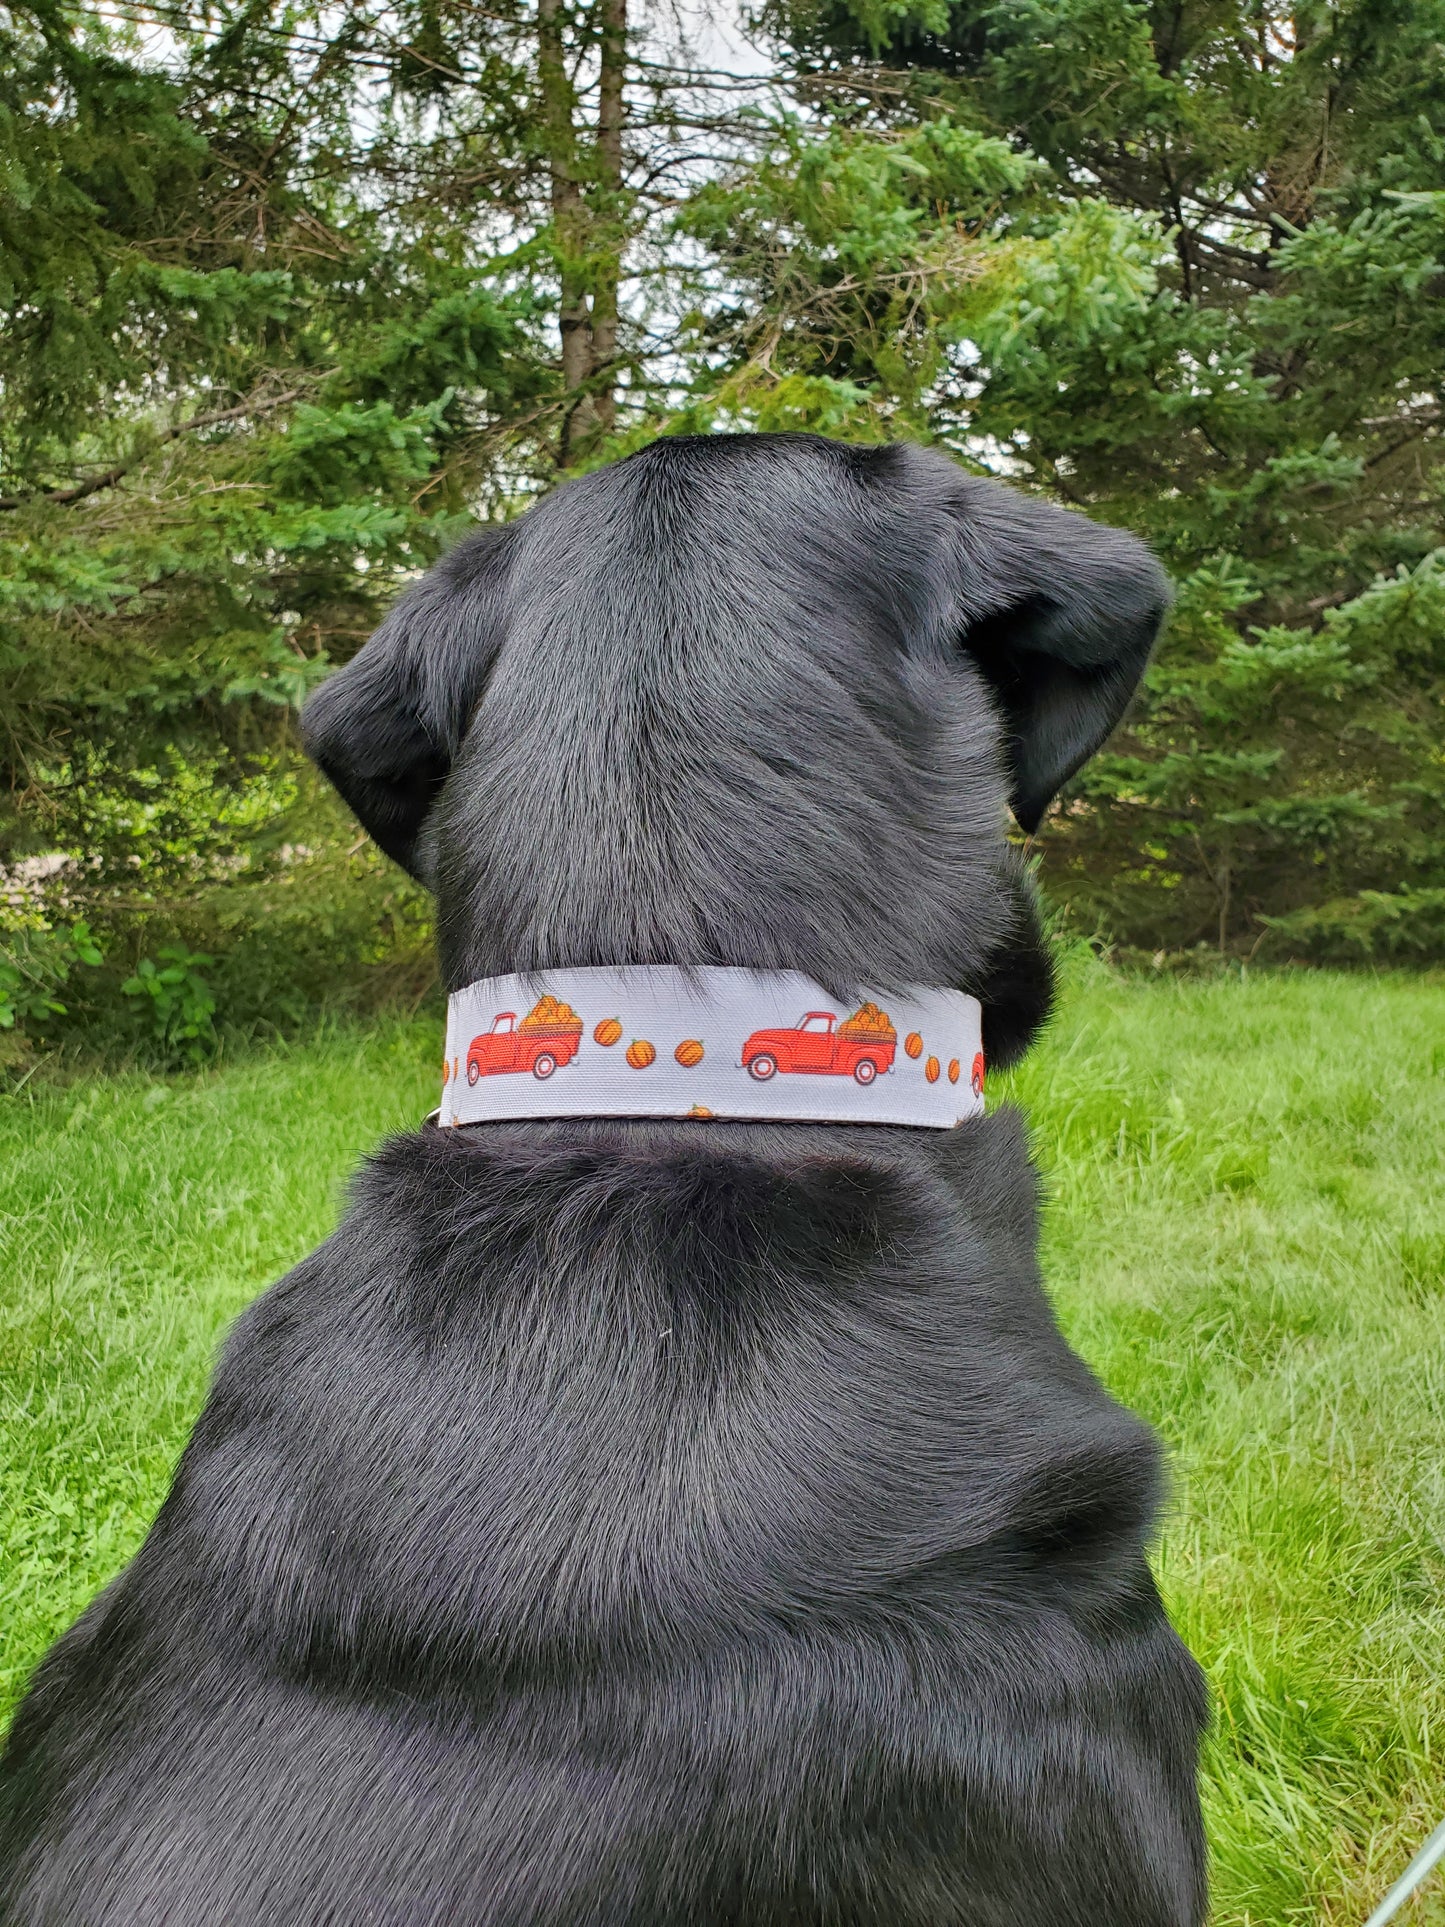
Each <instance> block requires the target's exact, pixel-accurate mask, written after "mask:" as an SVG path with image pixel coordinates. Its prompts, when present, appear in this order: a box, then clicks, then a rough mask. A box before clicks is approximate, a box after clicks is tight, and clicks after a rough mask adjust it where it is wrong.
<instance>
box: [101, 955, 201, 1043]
mask: <svg viewBox="0 0 1445 1927" xmlns="http://www.w3.org/2000/svg"><path fill="white" fill-rule="evenodd" d="M213 961H214V960H213V959H212V958H211V957H209V956H207V954H206V952H205V951H204V950H187V948H186V947H185V945H184V944H179V943H167V944H162V945H161V948H160V951H159V953H158V955H157V956H156V957H155V958H154V959H152V958H150V957H142V958H141V960H140V962H139V963H138V964H137V965H136V971H135V975H134V976H133V977H127V978H126V980H125V982H124V983H123V984H122V985H121V990H122V992H123V994H124V995H125V996H127V997H132V998H134V999H135V1001H136V1004H137V1007H138V1008H139V1009H140V1010H141V1012H142V1013H143V1016H144V1019H145V1022H146V1028H147V1029H148V1030H149V1032H150V1035H151V1037H152V1038H153V1039H154V1041H155V1042H156V1043H157V1044H158V1045H159V1046H160V1048H161V1051H162V1053H163V1055H164V1056H165V1057H166V1059H167V1060H168V1061H170V1062H172V1063H187V1064H199V1063H201V1062H202V1061H203V1060H204V1059H205V1058H206V1057H207V1056H208V1055H209V1054H210V1052H211V1051H212V1050H213V1049H214V1048H215V1044H216V1023H215V1016H216V999H215V994H214V992H213V991H212V989H211V987H210V985H209V984H208V983H207V982H206V980H205V978H204V977H203V976H202V975H201V974H200V972H201V968H202V966H204V965H208V964H210V963H211V962H213Z"/></svg>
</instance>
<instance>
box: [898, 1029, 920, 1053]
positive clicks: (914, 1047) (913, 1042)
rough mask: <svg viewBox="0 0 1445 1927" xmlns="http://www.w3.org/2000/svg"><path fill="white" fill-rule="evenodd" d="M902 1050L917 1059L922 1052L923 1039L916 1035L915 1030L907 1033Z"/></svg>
mask: <svg viewBox="0 0 1445 1927" xmlns="http://www.w3.org/2000/svg"><path fill="white" fill-rule="evenodd" d="M903 1048H904V1050H906V1051H907V1052H908V1055H909V1056H910V1057H917V1056H919V1055H920V1054H921V1052H922V1050H923V1039H922V1038H921V1037H920V1036H919V1035H918V1032H917V1031H916V1030H911V1031H909V1033H908V1035H907V1036H906V1037H905V1038H904V1040H903Z"/></svg>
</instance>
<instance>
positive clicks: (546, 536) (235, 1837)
mask: <svg viewBox="0 0 1445 1927" xmlns="http://www.w3.org/2000/svg"><path fill="white" fill-rule="evenodd" d="M1165 603H1166V590H1165V586H1164V583H1163V580H1162V578H1161V576H1160V574H1159V571H1158V570H1157V568H1156V567H1155V565H1154V564H1153V562H1152V561H1151V560H1150V558H1149V557H1148V555H1147V554H1146V553H1145V552H1144V551H1143V549H1142V548H1140V546H1139V545H1138V544H1137V543H1135V542H1134V541H1132V540H1131V539H1129V538H1128V537H1126V536H1124V535H1121V534H1118V533H1116V532H1114V531H1112V530H1109V529H1104V528H1097V527H1094V526H1093V525H1091V524H1090V523H1088V522H1087V521H1084V520H1082V519H1081V518H1079V517H1076V516H1072V515H1069V514H1066V513H1064V512H1062V511H1059V510H1054V509H1050V508H1045V507H1040V506H1038V505H1037V504H1035V503H1032V502H1029V501H1026V500H1024V499H1022V498H1020V497H1018V496H1016V495H1014V494H1011V493H1010V492H1009V491H1007V490H1005V489H1002V488H999V487H996V486H992V485H989V484H986V483H983V482H979V481H976V480H972V479H970V478H968V477H967V476H965V475H963V474H962V473H960V472H959V471H958V470H957V469H956V468H954V467H953V466H952V465H951V464H950V463H948V462H947V461H945V460H943V459H942V458H940V457H937V456H934V455H931V454H926V453H924V452H922V451H920V450H917V449H913V448H907V447H893V448H853V447H844V446H840V445H836V444H832V443H829V442H825V441H821V440H818V439H815V438H812V437H807V436H757V437H737V438H718V439H707V438H702V439H690V440H676V441H660V442H657V443H656V444H654V445H653V446H652V447H650V448H649V449H647V450H646V451H645V452H643V453H642V454H639V455H635V456H633V457H632V458H631V459H630V460H628V461H625V462H622V463H620V464H618V465H617V466H615V467H613V468H609V469H604V470H603V471H601V472H600V473H598V474H594V475H592V476H589V477H588V478H587V479H585V480H583V481H580V482H577V483H574V484H572V485H571V486H569V487H566V488H563V489H561V490H559V491H558V492H557V493H556V494H554V495H552V496H550V497H549V498H547V499H546V500H545V501H543V502H541V503H540V504H539V505H538V506H537V507H536V508H535V509H533V510H532V511H531V513H530V514H528V515H526V516H524V517H523V518H522V519H521V520H520V521H518V522H516V523H514V524H512V525H511V526H510V527H507V528H505V529H500V528H499V529H495V530H489V531H486V532H484V533H482V534H480V535H477V536H475V537H473V538H472V539H471V540H470V541H467V542H465V543H463V544H462V545H461V547H460V548H458V549H457V550H456V551H455V553H454V554H452V555H451V556H450V557H448V558H447V560H446V561H444V562H443V563H442V564H441V565H440V566H439V567H437V568H436V569H434V570H433V571H432V573H431V574H430V575H429V576H428V577H427V578H426V579H425V580H424V581H423V582H422V583H420V584H419V585H418V586H417V587H416V588H415V589H414V590H413V591H412V592H411V593H410V594H409V595H407V596H406V597H405V598H404V599H403V600H402V602H401V604H400V605H399V606H398V608H397V610H396V612H395V614H394V615H393V616H392V617H391V618H390V620H389V621H388V622H387V623H386V624H385V625H384V626H383V628H382V629H381V630H380V632H379V633H378V634H377V635H376V636H375V637H374V638H373V639H372V640H371V642H370V643H368V645H367V646H366V648H365V649H363V650H362V652H361V654H360V655H359V656H358V657H357V659H356V660H355V662H354V663H352V664H351V665H350V666H349V667H348V668H346V669H344V670H343V671H341V673H340V674H338V675H336V676H334V677H333V678H332V679H331V680H330V681H329V682H328V683H327V684H326V685H325V687H324V688H323V689H322V690H321V691H320V692H319V693H318V695H317V696H316V697H315V698H314V700H313V701H312V703H311V706H310V708H309V710H308V712H307V717H306V730H307V735H308V740H309V743H310V747H311V749H312V752H313V754H314V755H315V757H316V759H317V761H318V762H319V763H320V765H321V767H322V768H323V769H324V770H325V771H326V772H327V774H328V775H329V776H330V777H331V778H332V780H333V781H334V782H335V783H336V785H337V786H338V788H339V789H340V790H341V792H342V794H343V795H344V796H345V797H346V798H347V799H348V801H349V802H350V803H351V804H352V806H353V807H354V808H355V810H356V812H357V814H358V816H359V817H360V818H361V820H362V822H363V823H364V824H365V825H366V827H367V828H368V829H369V830H370V831H371V833H372V835H373V836H374V837H375V838H376V840H377V841H378V843H380V844H381V846H382V848H383V849H385V850H387V851H388V852H389V853H390V854H391V855H392V856H394V857H395V858H396V859H397V860H398V862H400V863H403V864H405V865H406V866H407V867H408V868H409V869H411V870H412V871H414V872H415V873H416V874H417V875H419V876H421V877H423V878H424V879H425V880H426V881H427V882H428V883H429V884H430V885H431V887H432V888H433V889H434V891H435V894H436V901H437V916H438V927H439V931H440V948H441V959H442V969H443V975H444V978H445V981H446V983H447V985H448V987H449V988H452V987H456V986H458V985H460V984H463V983H465V982H467V981H469V980H471V979H473V978H476V977H479V976H483V975H488V974H495V973H501V972H507V971H513V970H526V969H532V968H536V969H539V970H540V969H544V968H546V967H561V966H564V965H584V964H604V963H633V962H669V963H679V964H688V963H699V964H730V965H739V966H753V967H761V968H766V969H783V968H788V969H797V970H802V971H805V972H807V973H809V974H810V975H812V976H814V977H815V978H817V979H819V980H821V981H822V982H823V983H824V984H825V985H827V986H829V988H830V989H831V990H833V991H834V992H835V994H837V995H840V996H841V995H844V994H847V993H848V992H849V991H850V990H852V989H853V988H854V987H856V986H869V987H874V988H877V987H882V988H884V989H886V988H888V987H890V986H897V985H902V984H905V983H929V984H945V985H955V986H958V987H961V988H963V989H966V990H971V991H973V992H975V993H976V994H977V995H979V996H980V997H981V998H982V1000H983V1002H984V1006H985V1042H986V1045H987V1048H988V1050H989V1053H990V1057H991V1061H992V1062H993V1063H994V1064H1002V1063H1006V1062H1007V1061H1008V1060H1009V1059H1010V1058H1011V1057H1013V1056H1016V1055H1017V1053H1018V1052H1019V1051H1021V1050H1022V1049H1023V1048H1024V1047H1025V1045H1026V1044H1027V1042H1028V1040H1029V1038H1030V1036H1031V1035H1032V1033H1033V1031H1034V1029H1035V1028H1036V1027H1037V1025H1038V1023H1039V1022H1040V1021H1041V1019H1042V1017H1043V1016H1044V1014H1045V1011H1046V1007H1047V1003H1048V998H1049V970H1048V964H1047V961H1046V958H1045V954H1044V950H1043V946H1042V944H1041V942H1040V938H1039V935H1038V931H1037V928H1036V925H1035V922H1034V918H1033V914H1032V911H1031V908H1030V905H1029V902H1028V898H1027V894H1026V891H1025V890H1024V888H1023V886H1022V884H1021V882H1020V879H1019V876H1018V874H1017V872H1016V870H1015V869H1013V868H1011V867H1010V864H1009V862H1008V860H1007V858H1006V850H1005V843H1004V833H1003V832H1004V801H1005V796H1006V795H1008V796H1011V799H1012V803H1013V808H1014V813H1015V815H1016V816H1017V817H1018V819H1019V821H1020V822H1021V823H1023V824H1024V825H1025V826H1026V827H1028V828H1032V827H1033V826H1034V825H1035V823H1036V822H1037V820H1038V818H1039V815H1040V813H1041V811H1042V810H1043V808H1044V806H1045V804H1046V803H1047V801H1048V799H1049V798H1050V797H1051V795H1052V794H1053V793H1054V791H1055V790H1056V789H1057V788H1058V786H1059V785H1060V783H1061V782H1063V780H1064V779H1065V778H1066V777H1068V776H1069V775H1070V774H1071V773H1072V772H1073V771H1074V770H1075V769H1077V768H1078V766H1079V765H1080V764H1081V763H1082V762H1083V761H1084V759H1085V758H1086V757H1087V756H1088V755H1089V754H1090V753H1091V752H1092V751H1093V750H1094V749H1096V748H1097V747H1098V745H1099V743H1100V742H1101V741H1102V740H1103V738H1104V736H1105V735H1106V734H1107V732H1108V731H1109V729H1110V728H1111V727H1112V726H1113V724H1114V723H1115V722H1116V721H1117V720H1118V717H1119V715H1120V713H1121V712H1122V710H1123V707H1124V705H1125V703H1126V701H1127V699H1128V697H1129V694H1130V692H1131V690H1132V689H1133V687H1134V685H1135V682H1136V681H1137V678H1138V676H1139V674H1140V672H1141V670H1142V669H1143V666H1144V663H1145V660H1146V658H1147V656H1148V653H1149V649H1150V646H1151V643H1152V641H1153V638H1154V635H1155V633H1156V631H1157V629H1158V626H1159V623H1160V620H1161V617H1162V614H1163V611H1164V608H1165ZM1156 1465H1157V1455H1156V1450H1155V1446H1154V1443H1153V1441H1152V1439H1151V1437H1150V1435H1149V1434H1148V1432H1147V1431H1146V1429H1145V1428H1144V1427H1143V1426H1142V1425H1141V1424H1140V1423H1139V1422H1138V1421H1136V1420H1135V1419H1134V1418H1132V1417H1131V1416H1129V1415H1128V1414H1127V1413H1125V1412H1124V1411H1122V1410H1121V1409H1120V1408H1119V1407H1118V1406H1116V1405H1115V1404H1113V1403H1112V1402H1111V1400H1110V1399H1109V1398H1108V1397H1107V1396H1106V1395H1105V1394H1104V1392H1103V1391H1102V1390H1101V1389H1100V1387H1099V1386H1098V1385H1097V1384H1096V1383H1095V1381H1094V1380H1093V1378H1092V1377H1091V1376H1090V1374H1089V1373H1088V1372H1087V1371H1086V1370H1085V1368H1084V1367H1083V1365H1082V1364H1081V1363H1080V1362H1079V1361H1078V1360H1077V1359H1076V1358H1075V1357H1074V1356H1073V1354H1072V1353H1071V1352H1070V1351H1069V1350H1068V1348H1067V1347H1066V1346H1065V1344H1064V1343H1063V1340H1062V1339H1061V1337H1060V1335H1059V1333H1058V1331H1057V1330H1056V1328H1055V1325H1054V1322H1053V1319H1052V1317H1051V1315H1050V1312H1049V1309H1048V1306H1047V1304H1046V1302H1045V1299H1044V1296H1043V1293H1042V1290H1041V1288H1040V1283H1039V1277H1038V1271H1037V1267H1036V1261H1035V1183H1034V1178H1033V1174H1032V1172H1031V1169H1030V1166H1029V1163H1028V1160H1027V1155H1026V1149H1025V1143H1024V1134H1023V1130H1022V1127H1021V1125H1020V1123H1019V1122H1018V1120H1017V1119H1016V1118H1015V1117H1014V1116H1012V1115H1010V1114H1008V1113H1006V1112H1005V1113H1000V1114H997V1115H993V1116H990V1117H988V1118H987V1119H986V1120H979V1121H976V1122H973V1123H970V1124H965V1125H963V1126H960V1127H959V1128H958V1129H956V1130H954V1131H928V1130H909V1129H900V1128H888V1127H878V1126H861V1125H854V1126H844V1125H803V1124H796V1125H780V1124H761V1123H747V1122H735V1123H731V1124H721V1123H704V1122H693V1121H684V1120H678V1121H676V1122H674V1121H670V1120H658V1121H650V1122H621V1121H606V1120H591V1119H588V1120H582V1121H578V1120H569V1121H560V1122H553V1123H518V1124H489V1125H482V1126H477V1127H473V1128H470V1129H463V1130H451V1131H442V1130H437V1129H433V1128H422V1129H420V1130H419V1131H417V1132H416V1133H415V1134H413V1135H411V1136H408V1137H402V1138H398V1139H395V1140H394V1141H393V1142H391V1143H390V1144H388V1145H387V1146H386V1147H385V1148H384V1149H383V1150H382V1151H381V1152H380V1154H379V1155H378V1156H377V1158H376V1159H375V1160H374V1161H373V1163H372V1164H371V1165H370V1167H369V1168H368V1170H367V1171H366V1173H365V1175H364V1176H363V1177H362V1178H361V1180H360V1182H359V1184H358V1186H357V1190H356V1195H355V1199H354V1202H353V1204H352V1207H351V1210H350V1211H349V1213H348V1215H347V1217H346V1219H345V1221H344V1222H343V1223H342V1225H341V1227H340V1229H339V1230H338V1231H337V1233H336V1235H335V1236H334V1237H333V1238H332V1239H330V1240H329V1241H328V1243H327V1244H325V1245H324V1246H323V1247H322V1248H321V1250H319V1251H318V1252H316V1253H315V1254H314V1255H313V1256H312V1257H310V1258H308V1259H307V1260H306V1261H305V1263H303V1264H301V1265H300V1266H298V1267H297V1269H296V1270H295V1271H294V1272H292V1273H291V1275H290V1276H289V1277H288V1278H286V1279H284V1280H283V1281H282V1282H281V1283H280V1284H279V1285H277V1286H276V1287H275V1288H274V1289H273V1290H271V1291H270V1292H268V1293H267V1294H266V1295H265V1296H264V1297H263V1298H262V1299H260V1300H259V1302H258V1303H256V1304H255V1305H253V1306H252V1308H251V1309H250V1310H249V1311H248V1312H247V1313H246V1314H245V1316H244V1317H242V1318H241V1320H240V1321H239V1322H238V1324H237V1326H236V1329H235V1331H234V1332H233V1333H232V1335H231V1338H230V1340H229V1342H228V1343H227V1345H226V1348H225V1352H224V1355H223V1357H222V1360H221V1363H220V1366H219V1369H218V1371H217V1373H216V1379H215V1384H214V1386H213V1389H212V1392H211V1396H210V1401H209V1403H208V1404H207V1406H206V1409H205V1411H204V1413H203V1414H202V1416H201V1419H200V1421H199V1423H198V1425H197V1426H196V1430H195V1433H194V1436H193V1437H192V1439H191V1442H190V1445H189V1446H188V1448H187V1450H186V1453H185V1456H184V1458H183V1460H182V1462H181V1465H180V1468H179V1470H178V1472H177V1475H176V1480H175V1484H174V1487H173V1489H172V1492H171V1495H170V1497H169V1498H168V1500H167V1501H166V1504H165V1506H164V1507H163V1508H162V1511H161V1514H160V1516H159V1518H158V1519H157V1521H156V1523H155V1526H154V1528H153V1530H152V1532H151V1534H150V1537H149V1538H148V1539H147V1541H146V1543H145V1545H144V1547H143V1548H142V1550H141V1552H140V1553H139V1555H138V1556H137V1558H136V1560H135V1561H134V1563H133V1564H132V1565H131V1567H130V1568H129V1570H128V1571H127V1572H126V1573H124V1574H123V1575H122V1577H121V1578H120V1579H119V1580H117V1581H116V1583H115V1584H114V1585H113V1586H112V1587H111V1588H110V1589H109V1591H107V1592H106V1593H105V1595H104V1596H103V1597H102V1598H101V1599H99V1600H98V1601H97V1602H96V1603H95V1605H94V1606H93V1607H92V1608H91V1609H90V1610H89V1612H87V1613H86V1615H85V1616H84V1618H83V1619H82V1620H81V1621H80V1623H79V1624H78V1625H77V1626H76V1627H75V1628H74V1629H73V1631H71V1632H70V1633H69V1634H68V1635H67V1636H66V1637H65V1638H64V1639H63V1640H62V1641H61V1642H60V1644H59V1645H58V1646H57V1647H56V1649H55V1651H54V1652H53V1653H52V1654H51V1655H50V1657H49V1658H48V1659H47V1660H46V1661H45V1662H44V1663H43V1665H42V1666H41V1667H40V1669H39V1671H38V1672H37V1674H36V1676H35V1680H34V1683H33V1685H32V1687H31V1689H30V1694H29V1697H28V1698H27V1700H26V1701H25V1703H24V1705H23V1707H22V1709H21V1711H20V1714H19V1716H18V1718H17V1720H16V1723H15V1727H14V1731H13V1734H12V1736H11V1740H10V1745H9V1750H8V1753H7V1755H6V1760H5V1767H4V1773H3V1806H0V1843H3V1844H0V1919H3V1920H4V1921H5V1922H6V1923H15V1924H17V1927H19V1924H22V1923H23V1927H31V1924H32V1923H34V1924H36V1927H38V1924H39V1923H47V1927H100V1923H127V1924H129V1923H147V1924H149V1923H155V1927H161V1924H162V1923H166V1924H167V1927H174V1924H179V1923H186V1924H188V1927H190V1924H194V1927H199V1924H201V1923H205V1927H211V1924H212V1923H217V1924H219V1923H224V1924H225V1927H245V1924H246V1923H268V1924H270V1923H274V1924H275V1927H292V1924H293V1923H305V1924H308V1927H309V1924H310V1923H320V1922H336V1923H344V1924H345V1927H351V1924H352V1923H360V1922H386V1923H419V1922H461V1923H472V1922H476V1923H488V1924H489V1927H544V1924H545V1927H693V1924H694V1923H695V1924H697V1927H725V1924H726V1927H744V1923H746V1924H747V1927H784V1924H785V1923H786V1924H787V1927H825V1924H826V1927H854V1924H856V1927H863V1924H864V1923H889V1924H890V1927H892V1924H895V1923H896V1924H897V1927H905V1924H907V1927H944V1923H948V1924H949V1927H1070V1924H1076V1927H1185V1924H1186V1923H1196V1922H1198V1921H1199V1920H1200V1918H1201V1915H1202V1911H1203V1904H1204V1903H1203V1873H1202V1858H1203V1856H1202V1844H1201V1831H1200V1823H1199V1815H1198V1809H1197V1803H1196V1796H1195V1785H1194V1771H1195V1755H1196V1749H1197V1745H1198V1739H1199V1734H1200V1730H1201V1725H1202V1719H1203V1696H1202V1692H1201V1685H1200V1680H1199V1676H1198V1673H1197V1671H1196V1669H1195V1667H1194V1665H1193V1663H1192V1662H1191V1660H1190V1659H1189V1658H1188V1656H1187V1655H1186V1653H1185V1652H1184V1650H1183V1648H1182V1647H1181V1646H1180V1644H1179V1643H1178V1642H1177V1640H1176V1639H1175V1637H1174V1635H1173V1634H1172V1632H1171V1631H1170V1629H1169V1627H1168V1625H1167V1624H1166V1622H1165V1619H1164V1616H1163V1613H1162V1611H1161V1608H1160V1604H1159V1600H1158V1597H1157V1595H1156V1592H1155V1589H1154V1586H1153V1584H1152V1582H1151V1579H1150V1575H1149V1571H1148V1568H1147V1565H1146V1563H1145V1557H1144V1544H1145V1541H1146V1538H1147V1535H1148V1533H1149V1530H1150V1520H1151V1514H1152V1509H1153V1507H1154V1504H1155V1494H1156V1482H1157V1471H1156Z"/></svg>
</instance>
